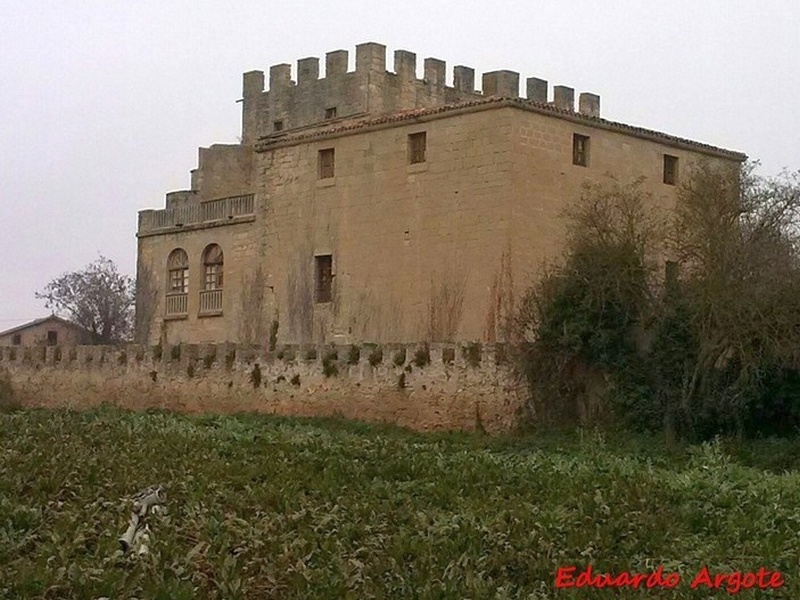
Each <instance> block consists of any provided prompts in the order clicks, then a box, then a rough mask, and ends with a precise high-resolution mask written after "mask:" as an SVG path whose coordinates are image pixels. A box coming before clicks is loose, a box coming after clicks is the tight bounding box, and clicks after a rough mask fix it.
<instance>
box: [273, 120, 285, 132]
mask: <svg viewBox="0 0 800 600" xmlns="http://www.w3.org/2000/svg"><path fill="white" fill-rule="evenodd" d="M272 129H273V131H283V121H275V122H274V123H273V124H272Z"/></svg>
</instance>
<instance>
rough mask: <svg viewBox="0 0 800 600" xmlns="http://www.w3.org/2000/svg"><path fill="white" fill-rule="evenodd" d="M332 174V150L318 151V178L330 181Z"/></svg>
mask: <svg viewBox="0 0 800 600" xmlns="http://www.w3.org/2000/svg"><path fill="white" fill-rule="evenodd" d="M333 174H334V154H333V148H326V149H325V150H320V151H319V178H320V179H330V178H331V177H333Z"/></svg>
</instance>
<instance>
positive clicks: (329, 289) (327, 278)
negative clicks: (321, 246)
mask: <svg viewBox="0 0 800 600" xmlns="http://www.w3.org/2000/svg"><path fill="white" fill-rule="evenodd" d="M314 267H315V268H314V272H315V273H314V274H315V280H316V282H315V285H314V288H315V299H316V301H317V302H330V301H331V299H332V298H333V256H331V255H330V254H325V255H322V256H315V257H314Z"/></svg>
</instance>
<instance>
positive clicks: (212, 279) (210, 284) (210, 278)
mask: <svg viewBox="0 0 800 600" xmlns="http://www.w3.org/2000/svg"><path fill="white" fill-rule="evenodd" d="M203 289H204V290H221V289H222V265H217V264H208V265H206V273H205V281H204V282H203Z"/></svg>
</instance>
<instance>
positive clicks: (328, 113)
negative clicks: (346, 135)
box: [325, 106, 336, 119]
mask: <svg viewBox="0 0 800 600" xmlns="http://www.w3.org/2000/svg"><path fill="white" fill-rule="evenodd" d="M325 118H326V119H335V118H336V107H335V106H331V107H330V108H326V109H325Z"/></svg>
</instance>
